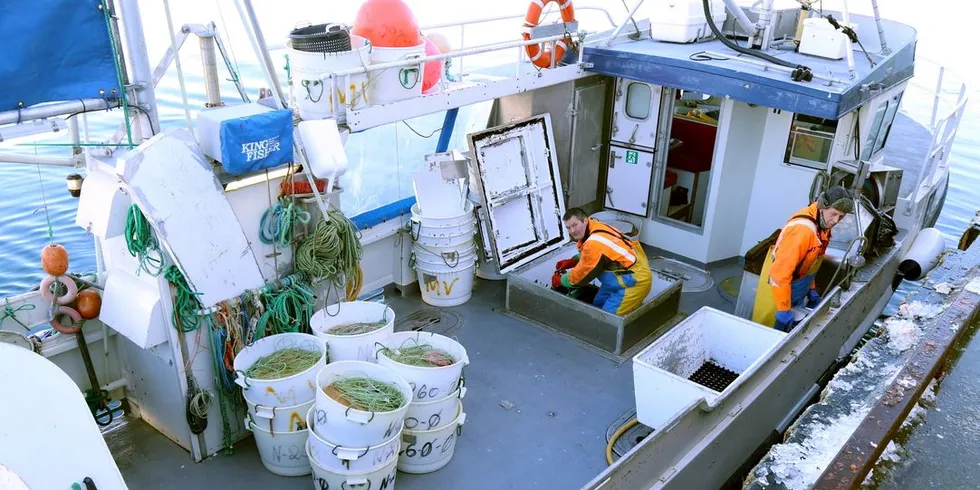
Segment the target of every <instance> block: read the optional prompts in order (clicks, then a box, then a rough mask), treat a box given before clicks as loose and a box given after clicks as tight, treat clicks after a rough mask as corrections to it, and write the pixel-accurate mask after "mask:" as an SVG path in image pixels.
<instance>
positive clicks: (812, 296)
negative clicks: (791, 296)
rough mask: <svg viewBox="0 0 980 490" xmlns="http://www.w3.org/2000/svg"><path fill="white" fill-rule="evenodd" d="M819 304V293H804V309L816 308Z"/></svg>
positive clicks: (813, 291) (812, 290) (814, 290)
mask: <svg viewBox="0 0 980 490" xmlns="http://www.w3.org/2000/svg"><path fill="white" fill-rule="evenodd" d="M818 304H820V293H818V292H817V290H816V289H811V290H810V291H809V292H807V293H806V307H807V308H816V307H817V305H818Z"/></svg>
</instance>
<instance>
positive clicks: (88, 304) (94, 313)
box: [75, 289, 102, 320]
mask: <svg viewBox="0 0 980 490" xmlns="http://www.w3.org/2000/svg"><path fill="white" fill-rule="evenodd" d="M75 309H76V310H78V314H79V315H82V318H84V319H86V320H92V319H95V318H97V317H98V316H99V312H100V311H101V310H102V296H99V293H98V292H96V291H95V290H94V289H83V290H81V291H79V292H78V296H77V297H76V298H75Z"/></svg>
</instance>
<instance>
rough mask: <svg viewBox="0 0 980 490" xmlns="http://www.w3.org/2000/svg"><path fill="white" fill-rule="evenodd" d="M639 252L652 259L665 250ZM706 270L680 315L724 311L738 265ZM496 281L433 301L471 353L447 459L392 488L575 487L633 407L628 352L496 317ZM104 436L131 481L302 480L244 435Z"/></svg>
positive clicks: (304, 481)
mask: <svg viewBox="0 0 980 490" xmlns="http://www.w3.org/2000/svg"><path fill="white" fill-rule="evenodd" d="M648 250H649V253H650V255H651V257H652V256H654V255H664V254H660V253H657V251H655V250H653V249H648ZM654 267H656V266H654ZM709 272H711V278H712V280H713V282H714V285H712V286H711V287H710V288H708V289H707V290H703V291H700V292H685V293H682V297H681V311H682V312H683V313H687V314H690V313H691V312H693V311H696V310H697V309H698V308H700V307H701V306H705V305H708V306H711V307H714V308H717V309H720V310H723V311H728V312H732V311H734V308H735V305H734V300H733V299H732V298H731V297H728V298H726V297H725V296H723V295H722V294H721V293H720V292H719V289H720V288H719V287H718V286H719V285H720V284H721V281H722V280H723V279H725V278H727V277H731V276H738V277H739V278H740V277H741V267H740V266H739V265H738V264H737V263H734V262H729V263H727V264H724V265H718V266H712V267H709ZM736 284H737V283H736ZM504 286H505V282H504V281H485V280H480V279H477V281H476V285H475V287H474V292H473V298H472V299H471V300H470V301H469V302H467V303H466V304H464V305H461V306H458V307H453V308H446V309H442V311H443V319H444V325H442V326H441V327H435V328H433V331H437V332H438V331H439V330H438V328H448V329H450V330H449V331H445V330H443V332H445V333H446V334H447V335H455V336H456V337H457V338H458V339H459V340H460V342H461V343H462V344H463V345H464V346H465V347H466V349H467V353H468V354H469V357H470V365H469V366H467V367H466V371H465V375H466V385H467V387H468V391H467V393H466V397H465V398H464V399H463V407H464V411H465V412H466V424H465V425H464V426H463V431H462V434H461V437H460V438H459V441H458V443H457V445H456V452H455V454H454V456H453V459H452V461H450V463H449V464H448V465H447V466H446V467H444V468H443V469H441V470H439V471H437V472H434V473H430V474H426V475H410V474H406V473H401V472H399V473H398V480H397V488H399V489H400V490H411V489H422V488H466V489H468V490H480V489H495V490H501V489H508V488H513V489H525V488H545V489H570V488H581V487H582V486H583V485H585V484H586V483H587V482H589V480H591V479H592V478H594V477H595V476H596V475H598V474H599V473H600V472H601V471H602V470H604V469H605V468H606V462H605V446H606V434H607V430H608V429H609V426H610V425H611V424H613V423H616V422H617V420H619V423H622V422H625V419H621V417H622V416H623V415H625V414H626V413H627V412H629V411H630V410H631V409H632V408H633V407H634V404H635V402H634V395H633V373H632V364H631V363H630V362H629V361H628V359H627V361H626V362H622V363H617V362H615V361H612V360H610V358H608V357H606V356H603V355H600V354H599V353H597V352H596V351H594V350H593V349H592V348H589V347H585V345H584V344H581V343H579V342H578V341H574V340H569V339H568V337H567V336H564V335H560V334H558V333H555V332H553V331H551V330H548V329H546V328H542V327H539V326H532V325H530V324H527V323H524V322H521V321H519V320H517V319H515V318H513V317H511V316H509V315H507V314H505V313H504V312H503V311H502V310H503V307H504V292H505V288H504ZM698 289H703V287H701V288H698ZM386 296H387V303H388V305H389V306H391V308H392V309H393V310H394V311H395V313H396V315H397V317H398V318H399V319H406V317H409V316H410V315H412V314H413V313H415V312H420V311H423V310H424V311H440V310H439V309H436V308H433V307H431V306H429V305H426V304H425V303H423V302H422V300H421V297H420V296H419V295H418V293H415V294H410V295H407V296H406V297H400V296H398V295H397V294H391V292H390V291H389V294H387V295H386ZM456 320H459V324H458V325H455V322H456ZM397 325H398V322H397V321H396V328H398V327H397ZM457 326H458V330H455V328H456V327H457ZM402 328H406V327H404V326H403V327H402ZM511 404H512V407H511ZM505 406H507V407H511V408H506V407H505ZM212 423H217V421H212ZM618 425H619V424H617V427H618ZM106 439H107V441H108V442H109V445H110V449H111V450H112V452H113V454H114V455H115V456H116V462H117V464H118V465H119V467H120V470H121V471H122V473H123V476H124V477H125V479H126V481H127V483H128V485H129V486H130V488H139V489H151V488H186V489H197V488H280V489H289V488H297V489H299V488H304V489H305V488H309V486H310V477H297V478H286V477H280V476H277V475H274V474H272V473H270V472H269V471H267V470H266V469H265V468H264V467H263V466H262V464H261V463H260V459H259V454H258V451H257V449H256V446H255V442H254V439H252V438H247V439H245V440H243V441H241V442H239V443H238V444H237V445H236V446H235V452H234V455H233V456H226V455H223V454H218V455H216V456H213V457H211V458H209V459H207V460H205V461H204V462H202V463H197V464H196V463H194V462H193V460H192V459H191V457H190V455H189V454H188V453H187V452H186V451H185V450H183V449H181V448H180V447H179V446H177V445H176V444H174V443H173V442H171V441H170V440H169V439H167V438H166V437H164V436H163V435H161V434H159V433H158V432H156V431H155V430H154V429H153V428H151V427H150V426H148V425H147V424H146V423H145V422H142V421H140V420H131V421H129V422H128V423H127V424H126V425H124V426H122V427H121V428H119V429H116V431H115V432H112V433H109V434H107V436H106Z"/></svg>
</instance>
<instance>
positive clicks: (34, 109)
mask: <svg viewBox="0 0 980 490" xmlns="http://www.w3.org/2000/svg"><path fill="white" fill-rule="evenodd" d="M120 104H121V101H120V100H119V99H113V100H106V99H77V100H69V101H66V102H55V103H51V104H43V105H36V106H31V107H25V108H23V109H20V110H13V111H3V112H0V126H3V125H5V124H18V123H22V122H26V121H33V120H35V119H47V118H49V117H58V116H66V115H69V114H76V113H79V112H86V111H99V110H104V109H113V108H116V107H119V105H120Z"/></svg>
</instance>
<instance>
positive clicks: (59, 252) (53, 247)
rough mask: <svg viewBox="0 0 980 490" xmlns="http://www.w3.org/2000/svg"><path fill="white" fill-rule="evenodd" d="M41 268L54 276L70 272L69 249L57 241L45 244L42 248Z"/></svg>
mask: <svg viewBox="0 0 980 490" xmlns="http://www.w3.org/2000/svg"><path fill="white" fill-rule="evenodd" d="M41 268H42V269H44V272H47V273H48V274H51V275H52V276H60V275H62V274H64V273H65V272H68V251H67V250H65V247H62V246H61V245H58V244H57V243H52V244H50V245H45V247H44V248H42V249H41Z"/></svg>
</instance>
